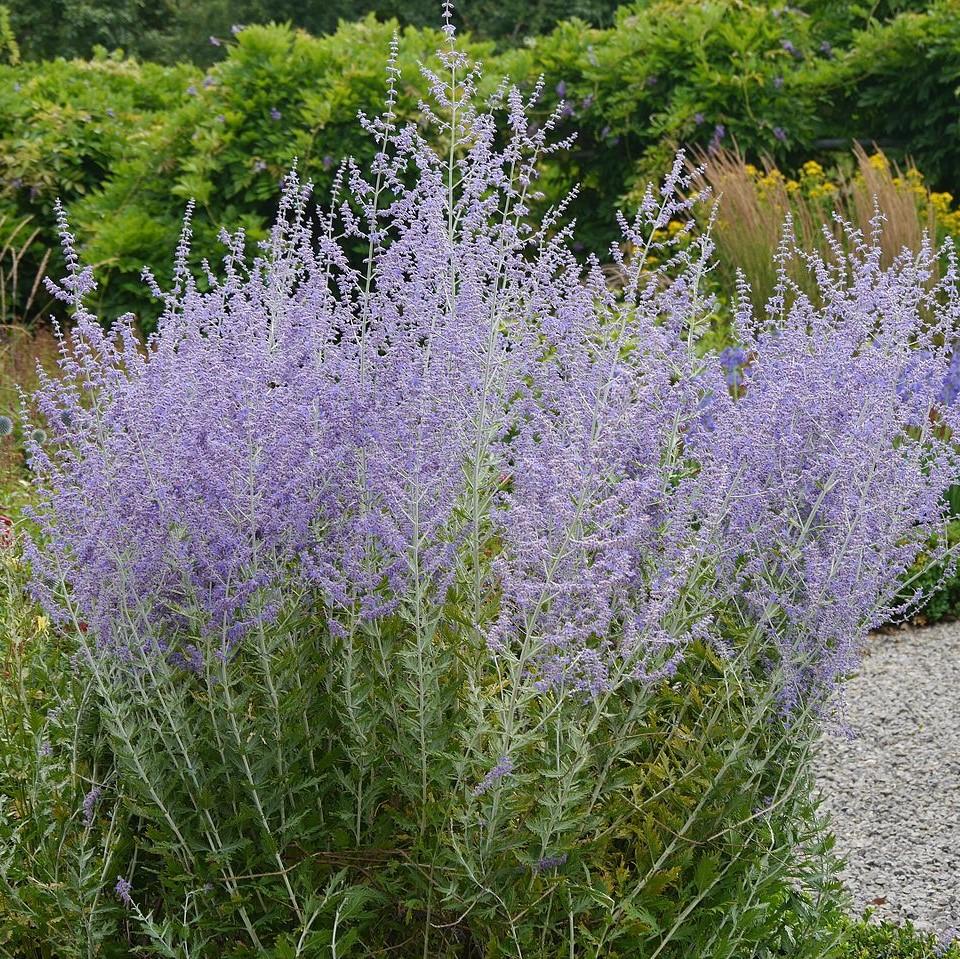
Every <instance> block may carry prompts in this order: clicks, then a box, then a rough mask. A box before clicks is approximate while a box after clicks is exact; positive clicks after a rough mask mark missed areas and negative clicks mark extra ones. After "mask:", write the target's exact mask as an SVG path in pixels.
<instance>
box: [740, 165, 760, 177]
mask: <svg viewBox="0 0 960 959" xmlns="http://www.w3.org/2000/svg"><path fill="white" fill-rule="evenodd" d="M743 172H744V173H746V174H747V176H756V175H757V172H758V171H757V168H756V167H755V166H754V165H753V164H752V163H747V164H745V165H744V167H743Z"/></svg>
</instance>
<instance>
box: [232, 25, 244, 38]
mask: <svg viewBox="0 0 960 959" xmlns="http://www.w3.org/2000/svg"><path fill="white" fill-rule="evenodd" d="M244 29H245V27H244V25H243V24H242V23H235V24H234V25H233V26H232V27H231V28H230V32H231V33H232V34H233V35H234V36H236V35H237V34H238V33H240V31H241V30H244Z"/></svg>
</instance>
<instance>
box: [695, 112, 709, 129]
mask: <svg viewBox="0 0 960 959" xmlns="http://www.w3.org/2000/svg"><path fill="white" fill-rule="evenodd" d="M693 122H694V123H695V124H696V125H697V126H700V125H701V124H702V123H705V122H706V117H705V116H704V115H703V114H702V113H700V112H699V111H698V112H697V113H695V114H694V115H693Z"/></svg>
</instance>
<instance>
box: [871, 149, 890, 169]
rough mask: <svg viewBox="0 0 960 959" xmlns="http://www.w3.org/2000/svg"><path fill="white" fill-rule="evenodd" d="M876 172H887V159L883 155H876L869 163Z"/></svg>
mask: <svg viewBox="0 0 960 959" xmlns="http://www.w3.org/2000/svg"><path fill="white" fill-rule="evenodd" d="M867 162H868V163H869V164H870V166H872V167H873V168H874V170H886V168H887V158H886V157H885V156H884V155H883V154H882V153H874V154H873V156H871V157H870V159H869V160H868V161H867Z"/></svg>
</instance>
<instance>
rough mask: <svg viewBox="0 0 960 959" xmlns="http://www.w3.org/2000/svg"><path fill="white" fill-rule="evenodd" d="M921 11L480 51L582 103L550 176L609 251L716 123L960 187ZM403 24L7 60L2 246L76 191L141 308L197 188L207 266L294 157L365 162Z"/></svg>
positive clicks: (323, 182)
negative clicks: (657, 180) (214, 44)
mask: <svg viewBox="0 0 960 959" xmlns="http://www.w3.org/2000/svg"><path fill="white" fill-rule="evenodd" d="M907 6H918V5H917V4H905V3H897V2H895V0H891V2H888V3H882V4H879V5H876V6H875V8H874V9H875V14H876V16H881V15H883V16H889V17H891V19H888V20H885V21H881V20H878V19H874V21H872V22H870V23H869V25H868V26H867V27H866V28H865V29H864V28H863V24H864V19H863V15H862V14H856V13H855V12H851V11H853V10H855V8H851V7H850V6H849V5H844V4H836V3H830V2H825V0H818V2H815V3H814V2H807V3H805V4H804V5H803V6H802V7H799V8H798V7H793V6H790V7H786V8H784V7H781V6H779V5H778V4H775V3H773V2H771V0H738V2H735V3H730V2H726V0H722V2H721V0H705V2H697V0H647V2H638V3H635V4H633V5H628V6H625V7H622V8H621V9H620V11H619V12H618V15H617V20H616V23H615V25H614V26H613V27H611V28H608V29H598V28H593V27H590V26H588V25H587V24H586V23H584V22H581V21H568V22H564V23H561V24H559V25H558V26H557V27H556V28H555V29H554V30H552V31H551V32H550V33H548V34H546V35H543V36H539V37H535V38H531V39H529V40H528V41H526V42H525V43H523V44H521V45H519V46H517V47H514V48H510V49H505V50H499V51H498V50H497V49H495V48H494V47H493V46H492V45H491V44H489V43H480V42H475V41H471V40H467V41H465V44H464V49H465V50H466V52H467V53H468V54H469V55H470V56H472V57H481V58H482V59H483V60H484V62H485V64H486V76H485V79H484V81H483V82H484V83H485V84H487V85H488V86H489V87H490V88H491V89H492V88H493V87H494V86H495V84H496V82H497V80H498V78H499V77H501V76H503V75H509V76H511V77H512V78H513V79H515V80H517V81H518V82H520V83H521V84H522V86H523V87H524V88H525V89H527V90H530V89H532V87H533V85H534V83H535V82H536V79H537V78H538V77H539V76H540V75H543V77H544V91H543V94H542V96H541V100H540V105H539V109H540V117H539V119H540V121H541V122H543V121H544V120H545V119H546V118H547V116H548V115H549V113H550V112H551V111H552V110H553V109H554V108H555V107H556V106H557V103H558V101H559V100H560V98H561V96H563V97H564V98H565V99H566V101H567V102H568V104H569V105H568V113H569V114H570V116H568V117H566V118H565V119H564V121H563V122H562V123H561V124H560V133H562V134H565V133H568V132H569V133H572V132H573V131H574V130H576V133H577V139H576V142H575V144H574V147H573V149H572V150H571V151H569V152H568V153H565V154H563V155H562V157H561V156H558V157H556V158H549V159H548V160H547V162H546V163H545V165H544V170H543V179H542V187H543V189H544V192H545V193H546V196H547V199H548V200H551V201H555V200H558V199H559V198H561V197H562V196H563V195H564V194H565V193H566V192H567V191H568V190H569V189H570V188H571V187H572V186H573V185H574V184H575V183H580V184H582V192H581V194H580V197H579V198H578V200H577V201H576V202H575V204H574V212H575V214H576V215H577V217H578V220H579V226H578V235H579V239H580V241H581V242H582V243H583V244H584V246H585V247H586V248H589V249H593V250H596V251H598V252H600V253H601V255H603V253H604V251H605V249H606V247H607V246H608V244H609V243H610V242H611V241H612V240H613V239H614V238H615V232H614V229H613V223H614V211H615V209H616V208H617V207H618V206H619V205H621V204H623V203H624V202H625V201H626V203H627V205H629V203H630V202H631V200H635V199H636V196H637V192H638V189H640V188H641V187H642V185H643V184H644V183H645V182H646V179H647V177H648V176H649V175H651V174H653V173H656V172H659V171H660V170H662V168H663V166H664V164H665V163H667V162H669V159H670V157H671V156H672V153H673V151H674V149H675V148H676V147H677V146H678V145H689V146H692V147H694V148H699V149H701V150H706V149H708V148H709V145H710V143H711V141H713V140H714V139H715V138H716V137H717V136H718V135H719V133H720V131H721V130H722V142H723V143H724V144H726V145H731V144H734V143H736V144H737V145H738V146H739V147H740V149H741V150H742V151H743V152H744V153H746V154H747V155H748V156H750V157H754V158H755V157H758V156H761V155H769V156H770V157H772V158H773V159H775V160H776V162H777V163H778V164H779V165H780V167H781V169H785V170H789V169H790V168H791V166H792V165H796V164H797V163H798V162H800V161H802V160H808V159H810V158H811V157H817V156H819V157H820V158H821V159H823V160H828V159H829V157H828V156H825V155H824V151H823V150H819V151H818V148H817V146H816V144H817V143H820V142H822V141H823V140H824V139H828V140H829V139H831V138H832V139H833V140H836V141H843V143H844V145H843V147H842V151H843V152H844V153H846V152H847V151H848V141H849V138H850V137H851V136H854V135H855V136H859V137H862V138H865V139H868V140H869V139H880V140H885V139H891V138H892V139H895V140H897V141H898V142H901V143H902V144H903V145H904V149H902V150H901V151H900V154H899V155H900V156H903V155H904V154H905V153H906V152H909V153H910V154H911V155H912V157H913V159H914V160H915V161H916V163H917V164H918V166H919V167H920V169H921V170H923V171H924V172H925V173H926V174H927V175H928V178H929V179H930V180H931V185H932V186H934V187H936V188H944V187H946V188H948V189H953V190H954V192H960V172H958V171H960V137H958V136H957V130H958V121H960V105H958V99H957V88H958V81H960V0H935V2H933V3H930V4H928V5H927V6H926V7H924V8H923V9H922V10H920V11H917V10H910V9H905V10H904V11H903V12H898V11H900V10H901V9H903V8H905V7H907ZM894 14H895V15H894ZM395 29H396V23H395V22H390V23H382V22H378V21H376V20H375V19H373V18H372V17H370V18H368V19H366V20H363V21H360V22H358V23H349V24H341V26H340V28H339V29H338V31H337V32H336V33H335V34H333V35H330V36H324V37H312V36H310V35H308V34H306V33H304V32H302V31H298V30H294V29H292V28H290V27H285V26H267V27H251V28H247V29H244V30H242V31H240V33H239V34H238V35H237V36H236V37H230V38H224V39H223V40H222V46H221V47H220V48H217V49H219V50H221V51H222V52H223V59H222V60H221V61H220V62H219V63H217V64H216V65H214V66H212V67H211V68H210V69H209V71H207V72H206V73H204V72H203V71H201V70H199V69H197V68H195V67H191V66H179V67H162V66H159V65H156V64H142V63H138V62H135V61H131V60H123V59H121V58H117V57H110V56H107V55H105V54H102V53H101V54H100V55H99V56H98V57H97V58H96V59H94V60H92V61H89V62H88V61H64V60H57V61H53V62H47V63H40V64H37V63H29V64H24V65H21V66H5V67H0V179H2V181H3V182H2V184H0V218H2V217H4V216H6V221H5V222H6V224H7V226H6V227H0V242H2V240H3V235H2V230H3V229H7V228H8V227H9V225H10V224H12V223H14V222H16V221H17V219H18V218H20V217H23V216H26V215H30V216H32V217H33V219H34V223H35V224H37V225H43V227H44V231H43V235H42V237H41V240H42V241H43V242H46V243H47V244H50V243H52V242H53V239H54V238H53V233H52V230H51V229H50V226H51V224H52V222H53V218H52V203H53V200H54V198H55V197H56V196H60V197H62V199H63V200H64V202H65V203H66V204H67V206H68V208H69V209H70V213H71V219H72V222H73V224H74V227H75V229H76V232H77V233H78V235H79V238H80V241H81V244H82V246H83V247H84V250H85V254H86V256H87V257H88V259H90V260H92V261H93V262H94V263H97V264H100V267H99V270H98V274H99V278H100V280H101V284H102V289H101V296H102V302H101V304H100V306H101V309H102V310H103V312H104V313H105V314H106V315H108V316H115V315H117V314H119V313H121V312H124V311H127V310H131V309H133V308H134V307H135V306H140V303H139V301H138V297H139V282H138V281H139V273H140V270H141V268H142V266H143V265H144V264H147V265H149V266H150V267H151V268H153V269H154V270H155V271H157V273H158V275H160V276H161V277H163V276H164V275H165V274H166V273H167V271H168V262H167V261H168V251H169V250H170V249H171V246H172V245H173V243H175V241H176V236H177V234H178V232H179V229H180V222H181V219H182V215H183V210H184V207H185V205H186V203H187V201H188V199H190V198H194V199H195V200H196V202H197V213H196V218H195V223H194V229H195V251H196V253H197V257H198V259H199V257H200V256H215V255H216V253H217V243H216V236H217V233H218V231H219V230H220V229H221V228H228V229H231V230H232V229H236V228H237V227H243V228H244V229H245V230H246V231H247V234H248V237H249V239H250V242H251V243H253V242H255V241H256V240H257V239H259V238H261V237H262V236H263V235H264V233H265V230H266V225H267V224H268V223H269V222H270V219H271V218H272V215H273V209H274V197H275V196H276V193H277V182H278V180H279V178H280V177H281V176H282V175H283V173H284V171H286V170H287V169H288V168H289V166H290V164H291V162H292V160H293V158H294V157H298V158H299V164H300V169H301V172H302V174H303V175H304V176H305V177H307V178H310V179H312V180H313V181H314V182H315V183H316V185H317V191H318V194H319V195H320V196H324V195H325V194H326V192H327V190H328V188H329V186H330V184H331V182H332V178H333V175H334V172H335V169H336V167H337V165H338V163H339V162H340V161H341V160H342V159H343V158H344V157H345V156H346V155H348V154H349V155H355V156H357V157H358V159H359V160H360V161H361V162H365V161H366V160H368V159H369V156H370V153H371V145H370V142H369V140H368V139H367V138H366V137H365V136H364V135H363V134H362V132H361V131H360V129H359V127H358V124H357V121H356V114H357V112H358V111H359V110H363V111H365V112H367V113H368V114H371V113H374V112H376V111H377V110H378V109H379V105H380V103H381V101H382V97H383V89H384V76H383V67H382V64H383V57H384V53H385V51H386V49H387V48H388V45H389V42H390V37H391V35H392V33H393V31H394V30H395ZM439 41H440V35H439V33H438V32H437V31H436V30H431V29H423V28H413V27H409V28H407V29H405V30H403V31H402V33H401V36H400V65H401V67H402V69H403V79H402V83H401V88H400V101H399V104H398V109H399V112H400V114H401V115H402V116H403V117H404V118H407V119H413V120H416V118H417V115H418V99H419V97H420V95H421V94H422V92H423V87H424V83H423V80H422V78H421V77H420V75H419V73H418V69H417V62H418V61H419V60H423V59H427V60H429V58H430V57H431V54H432V52H433V50H434V49H435V48H436V46H437V45H438V43H439ZM917 51H920V53H921V56H922V58H923V59H922V63H923V67H922V68H918V67H917V60H916V52H917ZM718 128H719V129H718ZM887 153H888V154H890V155H892V156H894V157H895V158H896V157H897V156H898V153H897V151H896V149H892V150H891V149H889V148H888V149H887ZM38 250H39V248H38ZM143 319H144V321H145V325H146V326H147V327H149V325H150V322H151V320H152V317H151V316H150V315H149V314H146V315H144V316H143Z"/></svg>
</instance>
